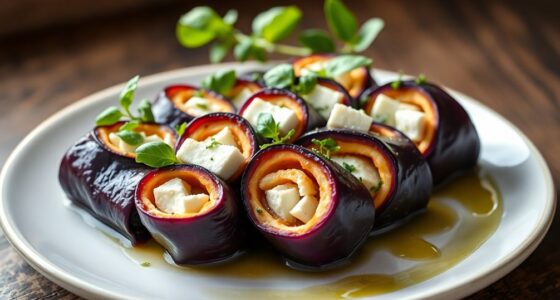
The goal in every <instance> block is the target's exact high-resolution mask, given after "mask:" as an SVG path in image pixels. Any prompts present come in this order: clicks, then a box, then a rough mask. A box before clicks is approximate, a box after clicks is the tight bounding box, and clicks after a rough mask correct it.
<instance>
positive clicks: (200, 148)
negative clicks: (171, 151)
mask: <svg viewBox="0 0 560 300" xmlns="http://www.w3.org/2000/svg"><path fill="white" fill-rule="evenodd" d="M177 158H178V159H179V160H180V161H181V162H183V163H189V164H195V165H199V166H202V167H204V168H206V169H208V170H210V172H213V173H215V174H216V175H218V176H220V177H221V178H222V179H224V180H228V179H229V178H230V177H231V176H232V175H233V174H234V173H235V172H236V171H237V170H238V169H239V166H241V164H242V163H243V161H244V159H245V158H244V157H243V154H241V152H240V151H239V149H237V147H233V146H230V145H220V144H215V145H213V146H211V144H210V143H208V142H206V141H204V142H199V141H196V140H193V139H190V138H188V139H186V140H185V141H184V142H183V144H182V145H181V148H179V151H178V152H177Z"/></svg>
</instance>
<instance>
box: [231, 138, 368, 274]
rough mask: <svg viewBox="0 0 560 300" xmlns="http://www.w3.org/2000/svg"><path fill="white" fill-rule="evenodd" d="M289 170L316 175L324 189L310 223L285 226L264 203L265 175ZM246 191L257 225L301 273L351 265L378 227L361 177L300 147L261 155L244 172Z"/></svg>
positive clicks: (279, 148) (274, 148)
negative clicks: (261, 182) (373, 229)
mask: <svg viewBox="0 0 560 300" xmlns="http://www.w3.org/2000/svg"><path fill="white" fill-rule="evenodd" d="M286 168H288V169H291V168H295V169H298V168H299V169H302V171H304V172H306V173H308V174H313V176H311V177H313V178H314V180H315V182H316V183H317V184H319V185H321V187H320V189H319V191H320V192H319V193H320V195H319V196H318V199H319V204H318V207H317V209H316V212H315V215H314V216H313V217H312V219H311V220H309V221H308V222H307V223H305V224H299V225H295V226H291V225H286V224H283V223H282V221H281V220H278V219H277V218H278V217H275V216H274V214H273V213H270V210H269V208H267V205H266V204H264V203H265V202H266V201H265V200H264V194H263V193H264V191H262V190H260V189H259V187H258V185H259V183H258V182H259V181H260V180H261V179H262V178H263V177H264V176H266V175H268V174H270V173H272V172H275V171H278V170H281V169H286ZM241 193H242V198H243V204H244V205H245V209H246V212H247V214H248V216H249V219H250V221H251V223H252V224H253V225H254V226H255V228H257V230H258V231H259V232H261V234H262V235H264V237H265V238H266V239H267V240H268V241H269V242H270V244H272V245H273V246H274V247H275V248H276V249H277V250H278V251H279V252H280V253H281V254H282V255H283V257H284V259H285V261H286V263H287V265H288V266H289V267H291V268H294V269H298V270H303V271H321V270H327V269H332V268H336V267H339V266H341V265H344V264H346V263H348V262H349V261H350V259H351V257H352V255H353V254H354V253H355V252H356V251H357V250H358V249H359V248H360V247H361V245H362V244H363V242H364V241H365V240H366V239H367V237H368V234H369V232H370V231H371V228H372V227H373V223H374V217H375V208H374V206H373V202H372V201H371V198H370V196H369V192H368V191H367V189H366V188H365V187H364V186H363V185H362V184H361V183H360V182H359V181H358V179H356V178H355V177H353V176H351V175H350V174H349V173H347V172H345V171H344V170H343V169H342V168H341V167H340V166H338V165H336V164H334V163H333V162H331V161H329V160H326V159H324V158H322V157H320V156H318V155H316V154H315V153H313V152H311V151H309V150H307V149H305V148H303V147H300V146H297V145H287V144H284V145H277V146H272V147H269V148H267V149H265V150H262V151H260V152H258V153H257V154H256V156H255V157H254V158H253V160H251V162H250V163H249V165H248V166H247V168H246V170H245V173H244V174H243V178H242V182H241ZM321 193H322V194H321ZM267 220H268V221H267Z"/></svg>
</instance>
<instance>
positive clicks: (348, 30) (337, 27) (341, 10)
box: [324, 0, 358, 42]
mask: <svg viewBox="0 0 560 300" xmlns="http://www.w3.org/2000/svg"><path fill="white" fill-rule="evenodd" d="M324 11H325V17H326V18H327V24H328V25H329V28H330V30H331V31H332V32H333V33H334V35H335V36H337V37H338V38H339V39H341V40H343V41H345V42H351V41H352V39H354V36H355V35H356V32H357V30H358V22H357V21H356V17H354V15H353V14H352V12H351V11H350V10H348V8H346V6H345V5H344V4H343V3H342V2H341V1H340V0H326V1H325V6H324Z"/></svg>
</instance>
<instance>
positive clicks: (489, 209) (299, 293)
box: [122, 171, 502, 300]
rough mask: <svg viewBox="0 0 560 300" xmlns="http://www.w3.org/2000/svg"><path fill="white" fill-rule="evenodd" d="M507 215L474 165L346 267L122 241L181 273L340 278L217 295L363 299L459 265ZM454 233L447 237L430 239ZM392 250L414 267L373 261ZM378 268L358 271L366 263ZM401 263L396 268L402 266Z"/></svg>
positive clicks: (266, 253)
mask: <svg viewBox="0 0 560 300" xmlns="http://www.w3.org/2000/svg"><path fill="white" fill-rule="evenodd" d="M501 217H502V200H501V199H500V195H499V193H498V191H497V190H496V188H495V185H494V184H493V181H492V180H491V179H490V178H489V177H488V176H481V175H479V174H478V173H477V171H472V172H470V173H468V174H466V175H465V176H463V177H461V178H458V179H457V180H456V181H454V182H452V183H450V184H448V185H447V186H445V187H443V188H441V189H439V190H438V191H436V193H434V195H433V196H432V199H431V201H430V204H429V205H428V208H427V210H426V211H425V212H424V213H421V214H418V215H416V216H414V217H413V218H412V219H411V220H410V221H409V222H408V223H406V224H404V225H403V226H401V227H399V228H396V229H394V230H392V231H390V232H386V233H383V234H381V235H378V236H375V237H373V238H371V239H370V240H369V241H368V242H367V243H366V245H365V246H364V247H363V248H362V250H361V251H360V252H359V253H358V254H357V256H356V257H355V259H354V262H353V263H352V264H351V265H350V266H348V267H345V268H343V269H339V270H335V271H330V272H322V273H302V272H297V271H294V270H291V269H289V268H287V267H286V266H284V265H283V263H282V261H281V259H280V257H279V255H278V254H276V253H274V251H273V250H271V249H267V248H264V249H259V250H255V251H251V252H250V253H248V254H247V255H245V256H242V257H240V258H239V259H238V260H236V261H235V262H231V263H229V264H225V265H220V266H213V267H207V268H199V267H196V268H194V267H177V266H175V265H170V264H169V263H167V262H166V261H165V260H164V258H163V257H164V250H163V248H161V246H159V245H158V244H157V243H155V242H153V241H151V242H148V243H147V244H145V245H142V246H140V247H135V248H130V247H123V248H122V249H123V252H124V253H125V254H126V255H127V256H128V257H129V258H130V259H132V260H133V261H135V262H137V263H141V262H143V261H150V262H151V264H152V266H158V267H167V268H169V267H172V268H175V269H176V270H178V271H180V272H194V273H203V274H208V275H219V276H222V277H223V276H229V277H232V278H246V279H250V280H253V279H254V280H267V278H268V279H269V280H274V279H275V278H277V277H282V278H286V277H288V278H297V279H299V278H301V279H303V280H304V279H305V278H311V279H314V280H321V279H324V278H330V277H334V278H338V279H335V280H333V281H331V282H327V283H325V284H317V285H314V286H310V287H307V288H303V289H299V290H284V289H214V290H208V291H207V292H208V294H209V295H211V296H213V297H222V298H228V299H247V298H266V299H268V300H272V299H286V298H296V299H318V298H319V299H341V298H359V297H367V296H373V295H378V294H384V293H389V292H392V291H396V290H399V289H402V288H405V287H408V286H411V285H414V284H417V283H420V282H423V281H425V280H427V279H430V278H432V277H434V276H436V275H438V274H441V273H442V272H444V271H446V270H448V269H449V268H451V267H453V266H454V265H456V264H457V263H459V262H460V261H461V260H463V259H465V258H466V257H467V256H469V255H470V254H471V253H473V252H474V251H475V250H476V249H478V247H480V245H482V244H483V243H484V242H485V241H486V240H487V239H488V238H489V237H490V236H491V235H492V234H493V232H494V231H495V230H496V228H497V227H498V225H499V223H500V220H501ZM442 237H447V240H446V241H444V242H438V243H436V242H431V241H433V240H438V239H440V238H442ZM380 253H381V254H382V253H390V255H392V256H393V260H395V261H406V262H408V265H407V266H406V267H401V268H400V269H399V268H397V270H393V271H391V272H377V270H375V263H373V264H372V263H371V262H370V263H369V264H368V262H369V260H370V259H371V258H372V257H376V255H377V254H380ZM366 265H367V266H368V270H369V267H370V265H371V266H372V269H371V270H369V271H368V270H366V271H363V270H361V274H360V273H358V275H351V276H345V277H343V275H344V274H356V269H358V268H359V267H360V266H366ZM395 268H396V267H395Z"/></svg>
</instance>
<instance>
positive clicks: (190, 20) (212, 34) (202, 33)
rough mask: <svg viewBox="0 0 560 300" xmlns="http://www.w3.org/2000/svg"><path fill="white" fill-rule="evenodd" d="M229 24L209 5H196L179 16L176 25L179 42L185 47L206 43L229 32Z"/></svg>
mask: <svg viewBox="0 0 560 300" xmlns="http://www.w3.org/2000/svg"><path fill="white" fill-rule="evenodd" d="M231 30H232V29H231V26H230V25H228V24H226V23H225V22H224V21H223V20H222V18H220V16H219V15H218V14H217V13H216V12H215V11H214V10H213V9H212V8H210V7H207V6H198V7H195V8H193V9H192V10H190V11H189V12H187V13H186V14H184V15H183V16H181V18H180V19H179V22H178V23H177V27H176V35H177V39H178V40H179V42H180V43H181V44H182V45H183V46H185V47H187V48H196V47H200V46H203V45H206V44H208V43H209V42H211V41H212V40H214V39H215V38H216V37H218V36H224V35H226V34H228V33H231Z"/></svg>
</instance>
